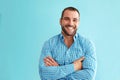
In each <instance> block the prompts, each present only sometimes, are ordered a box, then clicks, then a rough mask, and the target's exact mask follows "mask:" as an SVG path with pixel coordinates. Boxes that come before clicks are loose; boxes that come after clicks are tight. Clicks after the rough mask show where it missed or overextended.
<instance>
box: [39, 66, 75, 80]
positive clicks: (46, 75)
mask: <svg viewBox="0 0 120 80" xmlns="http://www.w3.org/2000/svg"><path fill="white" fill-rule="evenodd" d="M39 72H40V75H41V77H42V78H43V79H49V80H56V79H60V78H63V77H65V76H67V75H69V74H71V73H73V72H74V65H73V64H69V65H65V66H48V67H46V66H40V67H39Z"/></svg>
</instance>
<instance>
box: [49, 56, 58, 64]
mask: <svg viewBox="0 0 120 80" xmlns="http://www.w3.org/2000/svg"><path fill="white" fill-rule="evenodd" d="M47 58H48V59H49V60H50V61H51V62H52V64H53V66H58V63H57V62H56V61H55V60H54V59H53V58H52V57H50V56H48V57H47Z"/></svg>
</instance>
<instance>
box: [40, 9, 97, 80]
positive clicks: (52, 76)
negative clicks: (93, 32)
mask: <svg viewBox="0 0 120 80" xmlns="http://www.w3.org/2000/svg"><path fill="white" fill-rule="evenodd" d="M79 22H80V13H79V11H78V10H77V9H76V8H74V7H67V8H65V9H64V10H63V12H62V15H61V18H60V25H61V29H62V31H61V33H60V34H58V35H56V36H54V37H52V38H50V39H49V40H48V41H46V42H45V43H44V46H43V48H42V51H41V56H40V62H39V73H40V77H41V80H93V79H94V76H95V72H96V55H95V49H94V47H93V44H92V43H91V42H90V41H89V40H88V39H86V38H84V37H82V36H81V35H79V34H78V33H77V29H78V25H79Z"/></svg>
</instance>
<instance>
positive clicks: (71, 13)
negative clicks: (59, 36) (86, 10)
mask: <svg viewBox="0 0 120 80" xmlns="http://www.w3.org/2000/svg"><path fill="white" fill-rule="evenodd" d="M63 17H69V18H79V14H78V12H77V11H72V10H65V11H64V14H63Z"/></svg>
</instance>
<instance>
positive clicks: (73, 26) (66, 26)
mask: <svg viewBox="0 0 120 80" xmlns="http://www.w3.org/2000/svg"><path fill="white" fill-rule="evenodd" d="M65 27H74V26H73V25H66V26H65Z"/></svg>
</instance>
